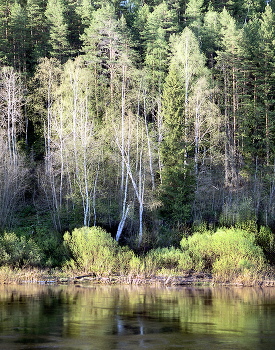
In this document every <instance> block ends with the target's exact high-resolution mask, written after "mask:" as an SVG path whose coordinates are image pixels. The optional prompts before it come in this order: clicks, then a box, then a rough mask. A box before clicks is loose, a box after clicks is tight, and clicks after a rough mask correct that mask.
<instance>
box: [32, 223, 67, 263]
mask: <svg viewBox="0 0 275 350" xmlns="http://www.w3.org/2000/svg"><path fill="white" fill-rule="evenodd" d="M33 239H34V240H35V242H36V243H37V245H38V246H39V248H40V249H41V250H42V251H43V254H44V259H43V265H46V266H47V267H53V266H58V265H61V264H62V262H64V260H65V255H66V253H65V249H64V245H63V244H62V237H60V234H59V233H58V232H54V231H50V230H48V229H47V228H42V227H36V228H35V234H34V238H33Z"/></svg>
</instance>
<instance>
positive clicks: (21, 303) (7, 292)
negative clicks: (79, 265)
mask: <svg viewBox="0 0 275 350" xmlns="http://www.w3.org/2000/svg"><path fill="white" fill-rule="evenodd" d="M0 320H1V322H0V349H1V350H5V349H7V350H13V349H44V350H45V349H65V350H84V349H85V350H105V349H106V350H113V349H120V350H123V349H127V350H135V349H152V350H162V349H163V350H170V349H188V350H191V349H204V350H205V349H211V350H213V349H219V350H220V349H249V350H253V349H257V350H260V349H263V350H267V349H275V288H272V287H271V288H235V287H230V288H226V287H213V288H203V287H182V288H179V287H169V288H153V287H141V286H98V285H94V286H75V285H73V286H72V285H71V286H70V285H69V286H58V285H43V286H42V285H19V286H13V285H6V286H3V285H2V286H0Z"/></svg>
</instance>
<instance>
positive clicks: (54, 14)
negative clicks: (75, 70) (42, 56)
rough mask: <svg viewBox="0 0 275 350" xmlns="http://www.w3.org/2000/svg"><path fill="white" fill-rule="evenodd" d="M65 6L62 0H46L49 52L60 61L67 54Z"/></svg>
mask: <svg viewBox="0 0 275 350" xmlns="http://www.w3.org/2000/svg"><path fill="white" fill-rule="evenodd" d="M64 13H65V6H64V3H63V1H62V0H48V3H47V8H46V11H45V15H46V18H47V22H48V30H49V33H50V38H49V44H50V47H51V48H50V53H51V55H52V56H53V57H56V58H58V59H59V60H60V61H64V59H65V58H66V57H67V56H68V53H69V42H68V35H69V33H68V24H67V22H66V19H65V16H64Z"/></svg>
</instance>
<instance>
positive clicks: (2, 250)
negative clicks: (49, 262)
mask: <svg viewBox="0 0 275 350" xmlns="http://www.w3.org/2000/svg"><path fill="white" fill-rule="evenodd" d="M43 257H44V256H43V253H42V251H41V249H40V248H39V247H38V245H37V244H36V243H35V242H34V241H33V240H32V239H31V238H30V239H29V240H27V239H26V237H24V236H22V237H17V236H16V234H15V233H7V232H5V233H4V236H3V237H0V264H2V265H12V266H20V267H21V266H24V265H31V266H35V265H40V263H41V260H42V259H43Z"/></svg>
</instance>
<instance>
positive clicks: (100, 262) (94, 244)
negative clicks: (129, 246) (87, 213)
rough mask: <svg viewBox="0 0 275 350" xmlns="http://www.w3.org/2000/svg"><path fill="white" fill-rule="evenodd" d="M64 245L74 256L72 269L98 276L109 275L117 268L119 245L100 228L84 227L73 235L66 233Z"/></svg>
mask: <svg viewBox="0 0 275 350" xmlns="http://www.w3.org/2000/svg"><path fill="white" fill-rule="evenodd" d="M64 243H65V246H66V247H67V248H68V250H69V252H70V253H71V255H72V258H73V262H71V266H72V267H77V268H78V269H81V270H84V271H85V272H94V273H95V274H97V275H103V274H107V275H108V274H110V273H111V272H114V271H115V270H116V268H117V253H118V244H117V242H116V241H115V240H114V239H113V238H112V237H111V234H110V233H107V232H106V231H104V230H103V229H101V228H100V227H82V228H79V229H75V230H74V231H73V232H72V234H70V233H69V232H66V233H65V234H64Z"/></svg>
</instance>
